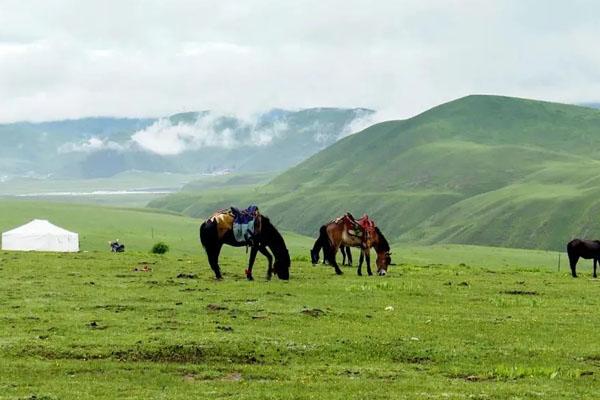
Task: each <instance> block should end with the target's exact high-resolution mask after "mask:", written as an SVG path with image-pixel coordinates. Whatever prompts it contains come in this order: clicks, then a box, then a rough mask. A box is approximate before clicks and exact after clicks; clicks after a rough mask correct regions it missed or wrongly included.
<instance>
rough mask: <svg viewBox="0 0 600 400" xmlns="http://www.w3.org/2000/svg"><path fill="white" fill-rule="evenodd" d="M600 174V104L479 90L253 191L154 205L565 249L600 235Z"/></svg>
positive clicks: (353, 141) (398, 234)
mask: <svg viewBox="0 0 600 400" xmlns="http://www.w3.org/2000/svg"><path fill="white" fill-rule="evenodd" d="M599 177H600V111H599V110H594V109H591V108H587V107H579V106H572V105H564V104H556V103H548V102H541V101H533V100H525V99H516V98H509V97H500V96H479V95H478V96H468V97H465V98H461V99H458V100H455V101H452V102H450V103H446V104H443V105H441V106H438V107H435V108H433V109H431V110H429V111H426V112H424V113H422V114H420V115H418V116H415V117H413V118H410V119H407V120H403V121H389V122H384V123H380V124H377V125H374V126H372V127H370V128H368V129H365V130H364V131H362V132H360V133H357V134H355V135H351V136H349V137H347V138H345V139H343V140H340V141H339V142H337V143H335V144H334V145H332V146H330V147H329V148H327V149H325V150H323V151H321V152H319V153H318V154H316V155H314V156H313V157H311V158H309V159H308V160H306V161H305V162H303V163H301V164H299V165H298V166H296V167H294V168H291V169H290V170H288V171H287V172H285V173H283V174H281V175H279V176H278V177H276V178H275V179H274V180H272V181H271V182H270V183H269V184H268V185H265V186H262V187H259V188H257V189H254V190H250V191H249V190H236V191H218V190H215V191H212V192H211V191H208V192H204V193H202V194H193V193H183V194H177V195H174V196H171V197H167V198H165V199H161V200H157V201H155V202H153V205H154V206H158V207H164V208H167V209H172V210H175V211H181V212H185V213H188V214H190V215H197V216H201V215H205V214H206V213H208V212H209V210H210V209H212V208H214V207H215V206H217V204H220V205H223V204H227V203H228V202H232V203H237V204H240V203H241V204H245V203H246V202H257V203H259V204H261V206H262V207H263V209H264V210H265V212H268V213H269V214H270V215H271V217H272V218H274V219H275V220H276V221H278V222H279V223H280V224H281V225H282V226H283V227H285V228H286V229H292V230H295V231H298V232H301V233H304V234H314V233H315V232H316V230H317V228H318V226H319V225H320V224H321V223H322V222H324V221H325V220H327V219H328V218H331V217H333V216H335V215H339V214H341V213H342V212H344V211H347V210H348V211H352V212H353V213H355V214H357V215H360V214H361V213H363V212H366V213H368V214H369V215H371V216H372V217H373V218H375V219H376V221H377V222H378V224H379V225H380V226H381V227H382V229H383V230H384V232H388V235H389V236H391V238H392V240H401V241H417V242H422V243H463V244H485V245H499V246H507V247H529V248H546V249H562V248H563V247H564V244H565V243H566V241H567V240H568V239H570V238H571V237H573V236H587V237H595V236H600V222H599V221H598V220H597V219H596V215H598V211H600V196H598V195H600V185H599V184H600V178H599Z"/></svg>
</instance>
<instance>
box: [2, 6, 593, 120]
mask: <svg viewBox="0 0 600 400" xmlns="http://www.w3.org/2000/svg"><path fill="white" fill-rule="evenodd" d="M598 15H600V2H596V1H573V0H570V1H558V0H557V1H545V0H539V1H525V0H515V1H484V0H479V1H467V0H465V1H451V0H447V1H442V0H439V1H425V0H415V1H402V0H390V1H386V0H379V1H368V0H365V1H352V0H339V1H338V0H314V1H313V0H297V1H282V0H274V1H261V0H256V1H254V0H244V1H224V0H215V1H197V0H194V1H173V0H170V1H149V0H145V1H126V0H118V1H108V0H102V1H100V0H99V1H91V0H90V1H79V0H74V1H53V0H39V1H27V0H15V1H10V0H0V121H1V122H9V121H16V120H48V119H59V118H74V117H80V116H94V115H116V116H161V115H167V114H172V113H175V112H180V111H186V110H201V109H213V110H219V111H224V112H231V113H237V114H251V113H253V112H256V111H258V110H265V109H268V108H272V107H283V108H293V109H295V108H302V107H313V106H339V107H369V108H374V109H376V110H379V111H380V112H381V115H385V117H386V118H401V117H407V116H410V115H414V114H415V113H418V112H420V111H423V110H424V109H427V108H429V107H431V106H434V105H436V104H439V103H441V102H444V101H447V100H451V99H453V98H457V97H461V96H463V95H466V94H471V93H494V94H504V95H511V96H520V97H529V98H537V99H547V100H554V101H562V102H587V101H598V100H600V51H598V38H599V37H600V25H599V24H598V22H597V18H598Z"/></svg>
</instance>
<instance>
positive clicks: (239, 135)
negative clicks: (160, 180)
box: [132, 112, 287, 155]
mask: <svg viewBox="0 0 600 400" xmlns="http://www.w3.org/2000/svg"><path fill="white" fill-rule="evenodd" d="M226 118H228V119H231V120H233V118H232V117H231V116H229V115H223V114H219V113H212V112H211V113H207V114H205V115H201V116H199V117H198V118H197V119H196V121H195V122H194V123H186V122H178V123H176V124H174V123H172V122H171V120H170V119H168V118H161V119H159V120H158V121H156V122H155V123H153V124H152V125H150V126H148V127H147V128H145V129H142V130H140V131H138V132H136V133H134V134H133V135H132V141H133V142H135V143H136V144H137V145H139V146H140V147H141V148H143V149H145V150H148V151H151V152H153V153H157V154H161V155H175V154H180V153H183V152H184V151H189V150H198V149H201V148H207V147H216V148H225V149H232V148H236V147H240V146H265V145H269V144H271V143H272V141H273V140H274V139H275V138H277V137H279V136H281V135H282V134H283V133H284V132H285V131H286V130H287V124H285V123H284V122H281V121H279V122H276V123H274V124H273V125H271V126H267V127H260V128H259V127H257V124H256V121H255V120H239V119H237V120H236V121H237V125H236V126H235V127H234V126H231V127H229V126H225V127H224V126H223V123H224V119H226Z"/></svg>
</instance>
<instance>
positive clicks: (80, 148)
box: [58, 137, 126, 154]
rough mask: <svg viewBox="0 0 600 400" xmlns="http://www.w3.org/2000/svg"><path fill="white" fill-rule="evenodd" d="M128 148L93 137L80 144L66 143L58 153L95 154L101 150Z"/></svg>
mask: <svg viewBox="0 0 600 400" xmlns="http://www.w3.org/2000/svg"><path fill="white" fill-rule="evenodd" d="M125 149H126V146H123V145H121V144H119V143H117V142H113V141H110V140H106V139H100V138H97V137H91V138H89V139H88V140H86V141H83V142H79V143H73V142H69V143H65V144H63V145H61V146H60V147H59V148H58V152H59V153H61V154H65V153H93V152H95V151H99V150H118V151H122V150H125Z"/></svg>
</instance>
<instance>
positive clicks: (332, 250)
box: [327, 245, 343, 275]
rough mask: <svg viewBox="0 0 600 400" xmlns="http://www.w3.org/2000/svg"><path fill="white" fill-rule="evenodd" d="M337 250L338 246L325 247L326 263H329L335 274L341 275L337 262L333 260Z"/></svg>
mask: <svg viewBox="0 0 600 400" xmlns="http://www.w3.org/2000/svg"><path fill="white" fill-rule="evenodd" d="M338 248H339V246H336V245H330V246H328V247H327V261H329V264H330V265H331V266H332V267H333V268H334V269H335V273H336V274H338V275H342V274H343V272H342V270H341V269H340V267H339V265H338V263H337V261H336V260H335V256H336V254H337V252H338Z"/></svg>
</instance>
